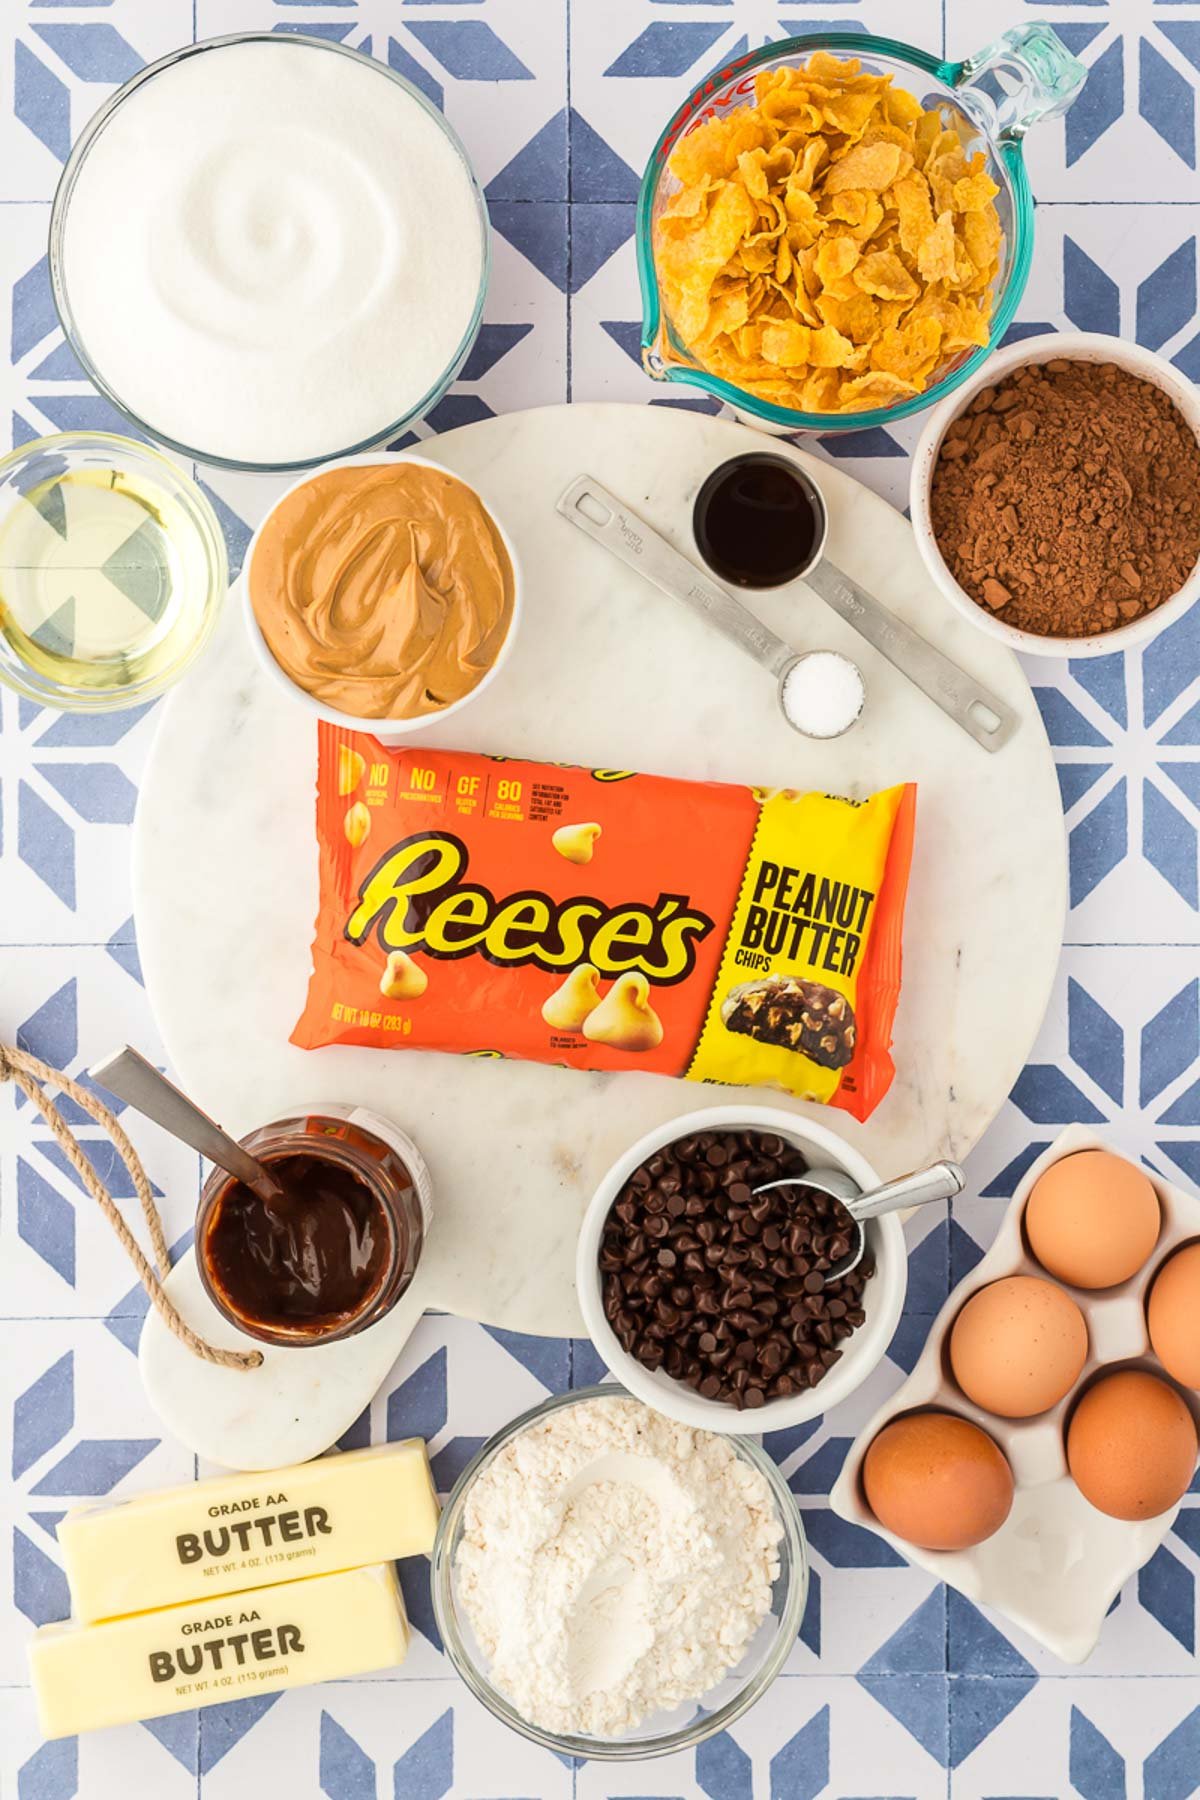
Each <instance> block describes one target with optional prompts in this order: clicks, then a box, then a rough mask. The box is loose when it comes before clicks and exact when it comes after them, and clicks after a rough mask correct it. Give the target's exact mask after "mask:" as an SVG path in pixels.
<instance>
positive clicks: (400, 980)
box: [379, 950, 429, 1000]
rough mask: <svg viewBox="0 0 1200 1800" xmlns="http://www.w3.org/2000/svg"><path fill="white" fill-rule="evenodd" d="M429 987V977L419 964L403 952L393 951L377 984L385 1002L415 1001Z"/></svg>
mask: <svg viewBox="0 0 1200 1800" xmlns="http://www.w3.org/2000/svg"><path fill="white" fill-rule="evenodd" d="M428 986H429V977H428V975H427V974H426V973H425V971H424V969H423V968H422V967H421V965H420V964H419V963H415V962H414V961H413V959H412V957H411V956H407V955H406V954H405V952H404V951H403V950H393V951H392V953H391V955H390V956H389V957H388V959H387V967H386V968H385V969H384V971H383V975H382V977H381V979H380V982H379V991H380V993H381V994H382V995H383V997H384V999H385V1000H415V999H416V998H417V996H418V995H419V994H423V993H424V992H425V989H426V988H427V987H428Z"/></svg>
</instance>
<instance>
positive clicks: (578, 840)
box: [550, 824, 600, 863]
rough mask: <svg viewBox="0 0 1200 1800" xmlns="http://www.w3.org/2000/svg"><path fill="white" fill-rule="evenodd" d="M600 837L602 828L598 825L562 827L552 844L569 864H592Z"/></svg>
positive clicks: (556, 833) (551, 840) (555, 834)
mask: <svg viewBox="0 0 1200 1800" xmlns="http://www.w3.org/2000/svg"><path fill="white" fill-rule="evenodd" d="M599 836H600V827H599V826H598V825H596V824H591V825H560V826H559V828H558V830H557V831H556V832H555V833H554V836H553V837H552V838H551V839H550V842H551V843H552V844H553V845H554V848H555V849H556V850H557V851H558V854H559V855H560V856H565V857H566V859H567V861H568V862H569V863H590V862H591V860H592V852H593V851H594V850H595V848H596V839H597V838H598V837H599Z"/></svg>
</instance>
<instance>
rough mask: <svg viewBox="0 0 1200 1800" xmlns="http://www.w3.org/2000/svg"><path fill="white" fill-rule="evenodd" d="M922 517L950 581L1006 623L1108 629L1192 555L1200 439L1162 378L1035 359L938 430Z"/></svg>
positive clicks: (1159, 599) (1155, 594) (1188, 566)
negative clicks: (1157, 381)
mask: <svg viewBox="0 0 1200 1800" xmlns="http://www.w3.org/2000/svg"><path fill="white" fill-rule="evenodd" d="M930 516H931V521H932V525H933V532H934V536H935V538H936V539H937V543H938V548H939V550H940V551H941V553H942V556H943V558H944V559H945V562H946V565H947V567H948V568H949V570H950V572H951V574H952V575H953V576H954V579H955V580H956V581H957V582H958V584H959V586H960V587H962V588H963V589H965V591H966V592H967V593H968V594H969V595H970V596H971V598H972V599H973V600H975V601H976V602H977V603H978V604H979V605H980V606H983V607H986V608H987V610H988V611H989V612H991V613H993V614H994V615H995V617H996V618H998V619H1002V620H1003V621H1004V623H1005V624H1008V625H1014V626H1016V627H1017V629H1018V630H1021V631H1030V632H1035V633H1037V634H1038V635H1039V636H1044V637H1088V636H1091V635H1093V634H1094V633H1096V632H1104V631H1112V630H1113V629H1115V628H1116V627H1118V626H1121V625H1125V624H1128V623H1129V621H1130V620H1132V619H1136V618H1139V617H1140V616H1141V615H1142V614H1143V613H1148V612H1152V611H1153V610H1154V608H1155V607H1157V606H1161V605H1162V603H1163V601H1164V600H1168V599H1170V597H1171V595H1172V594H1174V593H1177V592H1178V590H1179V589H1180V588H1181V587H1182V586H1183V584H1184V582H1185V581H1186V580H1187V578H1188V576H1189V575H1190V574H1191V573H1192V570H1193V569H1194V567H1195V565H1196V562H1197V559H1198V558H1200V443H1198V442H1197V439H1196V434H1195V433H1194V432H1193V431H1192V429H1191V427H1190V426H1189V425H1188V423H1187V421H1186V419H1184V417H1183V415H1182V414H1181V413H1180V411H1179V410H1178V408H1177V407H1176V406H1175V405H1174V403H1173V402H1172V401H1171V400H1170V398H1169V397H1168V396H1167V395H1166V394H1165V393H1164V392H1163V391H1162V389H1161V388H1158V387H1155V386H1154V384H1153V383H1152V382H1149V381H1143V380H1141V379H1140V378H1139V377H1138V376H1136V375H1131V374H1130V373H1129V372H1128V370H1126V369H1122V368H1118V366H1117V365H1116V364H1115V363H1095V362H1075V361H1068V360H1067V359H1066V358H1063V357H1057V358H1055V359H1054V360H1053V361H1051V362H1045V363H1030V364H1027V365H1026V366H1025V367H1024V368H1021V369H1018V370H1017V371H1016V372H1015V373H1014V374H1012V375H1010V376H1008V377H1007V378H1006V379H1005V380H1004V381H1002V382H999V383H997V385H996V386H995V387H986V388H982V389H981V390H980V391H979V393H977V394H976V395H975V396H974V398H973V399H972V401H971V403H970V406H969V407H968V408H967V410H966V412H965V413H963V414H962V415H961V416H960V417H959V418H957V419H955V420H954V422H953V424H952V425H951V426H950V427H949V429H948V430H947V432H946V436H945V438H944V439H943V441H942V447H941V450H940V452H939V455H938V460H937V463H936V465H935V467H934V471H933V481H932V487H931V491H930Z"/></svg>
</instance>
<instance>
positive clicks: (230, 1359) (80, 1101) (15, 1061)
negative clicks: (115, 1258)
mask: <svg viewBox="0 0 1200 1800" xmlns="http://www.w3.org/2000/svg"><path fill="white" fill-rule="evenodd" d="M4 1081H13V1082H15V1083H16V1085H17V1086H18V1087H19V1088H20V1090H21V1092H22V1093H23V1094H24V1096H25V1098H26V1099H27V1100H28V1101H29V1103H30V1105H31V1106H34V1107H36V1108H37V1110H38V1112H40V1113H41V1115H42V1117H43V1119H45V1121H46V1123H47V1125H48V1126H49V1127H50V1130H51V1132H52V1133H53V1135H54V1140H55V1142H56V1143H57V1145H58V1147H59V1149H60V1150H61V1151H62V1153H63V1155H64V1156H65V1157H66V1158H67V1161H68V1162H69V1163H70V1165H71V1167H72V1168H73V1169H74V1171H75V1173H76V1174H77V1175H78V1177H79V1179H80V1181H81V1182H82V1183H83V1185H84V1187H85V1188H86V1189H87V1191H88V1193H89V1194H90V1195H91V1196H92V1199H93V1200H94V1201H95V1202H96V1204H97V1206H98V1207H99V1208H100V1211H101V1212H102V1213H103V1214H104V1216H105V1218H106V1219H107V1220H108V1222H109V1224H110V1225H111V1226H112V1228H113V1230H114V1231H115V1232H116V1234H117V1238H118V1240H119V1242H120V1244H121V1248H122V1249H123V1250H124V1252H125V1254H126V1256H127V1257H128V1258H129V1260H130V1262H131V1263H132V1264H133V1266H134V1268H135V1269H136V1270H137V1273H138V1280H139V1281H140V1282H141V1284H142V1286H143V1287H144V1288H145V1290H146V1293H147V1294H148V1295H149V1297H150V1303H151V1305H152V1306H153V1307H154V1308H155V1309H156V1311H157V1312H158V1315H159V1317H160V1318H161V1320H162V1322H163V1324H164V1325H165V1326H166V1328H167V1330H168V1331H169V1332H170V1333H171V1335H172V1336H173V1337H176V1338H178V1339H179V1342H180V1343H181V1344H182V1345H183V1347H184V1349H185V1350H190V1351H191V1353H192V1355H193V1356H198V1357H200V1358H201V1360H202V1361H203V1362H207V1363H214V1364H215V1365H216V1366H217V1367H218V1368H220V1369H257V1368H259V1367H260V1366H261V1364H262V1360H263V1358H262V1352H261V1351H260V1350H218V1349H217V1347H216V1345H215V1344H210V1343H207V1342H206V1341H205V1339H204V1338H202V1337H200V1336H199V1335H198V1334H197V1333H196V1332H194V1331H193V1330H192V1328H191V1326H190V1325H186V1324H185V1323H184V1321H183V1320H182V1319H181V1318H180V1316H179V1314H178V1313H177V1312H176V1310H175V1308H174V1306H172V1304H171V1302H170V1300H168V1298H167V1296H166V1294H165V1293H164V1292H163V1286H162V1284H163V1282H164V1281H165V1280H166V1278H167V1276H168V1275H169V1274H170V1272H171V1254H170V1251H169V1250H168V1249H167V1240H166V1237H165V1236H164V1234H163V1223H162V1218H161V1217H160V1215H159V1211H158V1208H157V1206H156V1205H155V1204H154V1195H153V1193H152V1191H151V1188H150V1182H149V1179H148V1177H147V1175H146V1171H145V1169H144V1168H143V1167H142V1164H141V1160H140V1158H139V1157H138V1153H137V1151H136V1150H135V1149H134V1147H133V1145H132V1144H131V1143H130V1141H129V1139H128V1138H127V1137H126V1135H125V1132H124V1130H123V1128H122V1126H121V1123H120V1120H119V1119H118V1118H117V1117H116V1115H115V1114H114V1113H112V1112H110V1111H109V1109H108V1107H107V1106H105V1105H104V1103H103V1102H102V1101H100V1100H98V1099H97V1098H96V1096H95V1094H92V1093H89V1092H88V1090H87V1088H85V1087H80V1085H79V1083H78V1082H77V1081H72V1079H71V1077H70V1076H69V1075H63V1074H61V1073H60V1072H59V1070H57V1069H52V1068H51V1067H50V1064H49V1063H44V1062H42V1061H41V1059H40V1058H39V1057H36V1056H31V1055H30V1054H29V1052H28V1051H27V1050H18V1049H17V1048H16V1046H15V1045H13V1044H4V1043H0V1082H4ZM48 1087H56V1088H59V1089H61V1091H62V1092H63V1093H64V1094H66V1095H67V1097H68V1099H71V1100H73V1101H74V1102H75V1104H76V1106H79V1107H82V1109H83V1111H84V1112H85V1113H87V1114H88V1116H89V1118H91V1119H94V1120H95V1122H96V1124H97V1125H102V1126H103V1127H104V1129H105V1131H107V1133H108V1135H109V1137H110V1138H111V1139H112V1141H113V1143H114V1144H115V1145H116V1148H117V1154H118V1155H119V1156H120V1158H121V1161H122V1162H123V1163H124V1164H125V1167H126V1168H127V1169H128V1171H129V1174H130V1176H131V1178H132V1180H133V1187H134V1192H135V1193H136V1194H137V1197H138V1200H139V1202H140V1203H141V1208H142V1216H143V1218H144V1219H145V1221H146V1226H147V1229H148V1230H149V1232H150V1243H151V1246H152V1248H153V1250H154V1261H155V1263H157V1265H158V1270H157V1273H156V1272H155V1270H154V1269H153V1268H152V1267H151V1265H150V1263H149V1261H148V1260H147V1258H146V1256H145V1254H144V1253H143V1251H142V1248H141V1245H140V1244H139V1243H138V1241H137V1239H136V1238H135V1237H134V1235H133V1233H132V1232H131V1231H130V1229H129V1227H128V1225H127V1224H126V1223H125V1220H124V1219H123V1217H122V1216H121V1213H120V1210H119V1209H118V1207H117V1204H116V1202H115V1201H114V1199H113V1197H112V1195H111V1194H110V1193H109V1191H108V1189H107V1188H106V1187H105V1185H104V1183H103V1182H102V1181H101V1179H100V1177H99V1176H98V1175H97V1173H96V1171H95V1169H94V1168H93V1166H92V1164H91V1162H90V1161H89V1160H88V1158H87V1157H86V1156H85V1155H84V1153H83V1150H82V1148H81V1146H80V1143H79V1140H78V1139H77V1138H76V1136H75V1134H74V1132H73V1131H72V1130H71V1128H70V1126H69V1125H68V1124H67V1122H66V1120H65V1119H64V1118H63V1116H62V1114H61V1113H60V1112H59V1110H58V1108H57V1106H56V1105H55V1104H54V1102H53V1100H51V1098H50V1096H49V1094H48V1093H47V1092H46V1089H47V1088H48Z"/></svg>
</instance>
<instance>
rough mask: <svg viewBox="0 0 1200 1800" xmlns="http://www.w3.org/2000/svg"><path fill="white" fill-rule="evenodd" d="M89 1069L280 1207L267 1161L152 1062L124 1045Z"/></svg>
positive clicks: (266, 1202) (131, 1103) (118, 1094)
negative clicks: (260, 1158) (237, 1139)
mask: <svg viewBox="0 0 1200 1800" xmlns="http://www.w3.org/2000/svg"><path fill="white" fill-rule="evenodd" d="M88 1074H89V1075H90V1076H91V1078H92V1080H93V1081H98V1082H99V1083H100V1086H101V1087H104V1088H107V1089H108V1091H109V1093H110V1094H115V1095H116V1097H117V1099H118V1100H124V1101H125V1103H126V1105H128V1106H132V1107H133V1108H134V1109H135V1110H136V1111H137V1112H140V1113H141V1114H142V1115H143V1117H144V1118H147V1119H153V1120H154V1123H155V1124H156V1125H161V1126H162V1128H163V1130H164V1131H169V1132H170V1134H171V1136H172V1137H173V1138H178V1139H179V1141H180V1142H181V1143H183V1144H187V1145H189V1147H190V1148H191V1149H193V1150H198V1151H199V1152H200V1154H201V1156H206V1157H207V1158H208V1160H209V1162H211V1163H215V1164H216V1165H217V1167H218V1169H224V1171H225V1173H226V1174H227V1175H233V1176H234V1177H235V1178H236V1179H237V1180H238V1181H243V1182H245V1184H246V1186H247V1187H248V1188H249V1189H250V1190H251V1191H252V1192H253V1193H255V1194H257V1195H258V1197H259V1199H260V1200H261V1201H262V1203H263V1205H264V1206H267V1207H275V1206H278V1205H279V1203H280V1202H281V1201H282V1200H283V1199H284V1198H285V1193H284V1189H283V1188H282V1187H281V1186H280V1184H279V1183H278V1181H276V1179H275V1177H274V1176H273V1175H272V1174H271V1171H270V1170H269V1169H268V1168H267V1167H266V1166H265V1164H263V1163H260V1162H259V1161H258V1160H257V1158H255V1157H253V1156H251V1155H250V1154H249V1152H248V1151H246V1150H243V1149H242V1146H241V1145H240V1144H239V1143H236V1142H235V1141H234V1139H233V1138H231V1137H230V1136H229V1135H228V1134H227V1133H226V1132H224V1131H222V1130H221V1127H220V1126H219V1125H218V1124H217V1123H216V1121H215V1120H213V1119H210V1118H209V1116H208V1114H207V1113H206V1112H201V1110H200V1108H199V1107H198V1106H197V1105H196V1104H195V1102H194V1101H192V1100H189V1099H188V1097H187V1095H186V1094H181V1093H180V1091H179V1089H178V1088H177V1087H175V1086H174V1084H173V1083H172V1082H170V1081H168V1080H167V1078H166V1076H165V1075H160V1074H159V1072H158V1070H157V1069H156V1068H155V1067H154V1064H153V1063H149V1062H147V1061H146V1058H145V1057H144V1056H142V1055H140V1054H139V1053H138V1051H136V1050H132V1049H130V1047H129V1045H128V1044H126V1046H125V1048H124V1049H123V1050H117V1051H114V1053H113V1055H111V1056H107V1057H105V1059H104V1061H103V1062H98V1063H94V1064H93V1066H92V1067H91V1068H90V1069H89V1070H88Z"/></svg>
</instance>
